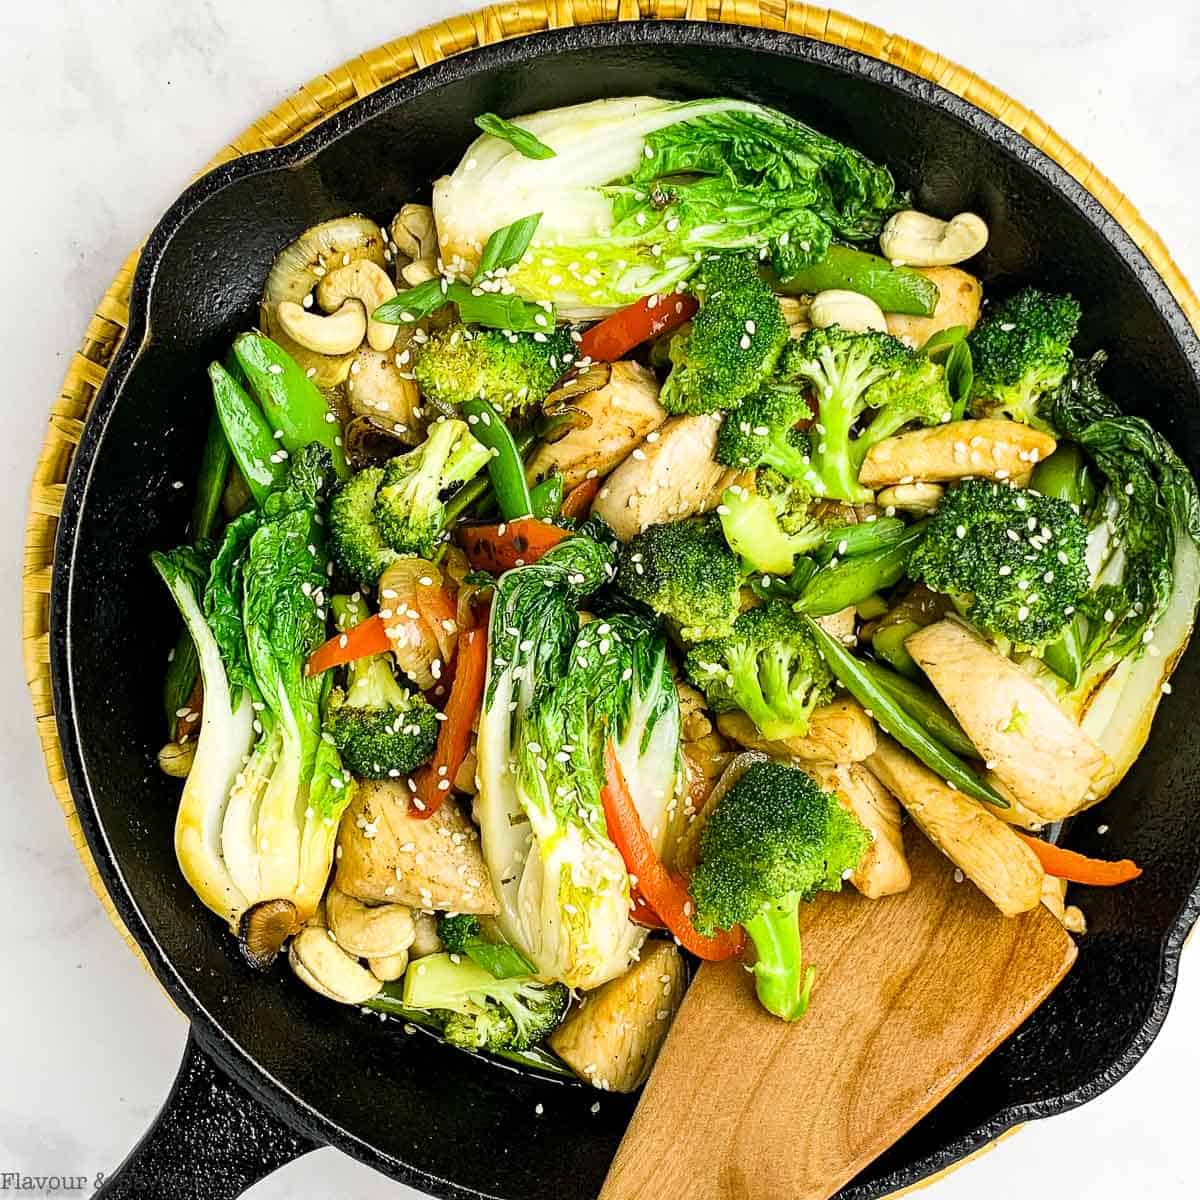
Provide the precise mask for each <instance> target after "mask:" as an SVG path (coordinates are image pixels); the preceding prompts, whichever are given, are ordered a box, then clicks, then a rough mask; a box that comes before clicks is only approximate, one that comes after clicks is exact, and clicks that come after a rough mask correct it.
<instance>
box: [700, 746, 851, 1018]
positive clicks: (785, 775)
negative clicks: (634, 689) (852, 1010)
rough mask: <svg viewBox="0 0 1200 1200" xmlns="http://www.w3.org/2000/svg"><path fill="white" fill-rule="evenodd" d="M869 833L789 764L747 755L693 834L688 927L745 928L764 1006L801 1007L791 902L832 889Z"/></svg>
mask: <svg viewBox="0 0 1200 1200" xmlns="http://www.w3.org/2000/svg"><path fill="white" fill-rule="evenodd" d="M870 841H871V837H870V834H869V833H867V831H866V830H865V829H864V828H863V827H862V826H861V825H860V824H859V823H858V821H856V820H855V819H854V817H853V816H851V815H850V813H848V812H847V811H846V810H845V809H843V808H842V806H841V805H840V804H839V803H838V801H837V798H836V797H835V796H832V795H830V794H829V793H828V792H825V791H822V790H821V788H820V787H818V786H817V784H816V783H815V782H814V781H813V780H812V779H811V778H809V776H808V775H806V774H805V773H804V772H803V771H801V770H800V769H799V768H797V767H790V766H786V765H784V764H783V763H780V762H771V761H763V762H756V763H754V764H753V765H752V766H751V767H750V769H749V770H748V771H746V773H745V774H744V775H743V776H742V777H741V779H739V780H738V782H737V783H736V784H734V786H733V787H732V788H730V790H729V791H728V792H726V794H725V795H724V796H723V797H722V798H721V800H720V801H719V802H718V803H717V806H716V808H715V809H714V810H713V812H712V815H711V816H710V817H709V818H708V821H707V822H706V824H705V826H704V829H703V831H702V832H701V834H700V863H699V865H698V866H697V867H696V870H695V872H694V873H693V875H692V879H691V892H692V899H693V900H694V902H695V905H696V916H695V922H696V928H697V929H698V930H699V931H700V932H701V933H705V934H709V935H711V934H712V933H714V932H715V931H716V930H717V929H732V928H733V926H734V925H743V926H745V929H746V933H747V934H748V935H749V936H750V940H751V941H752V942H753V943H754V948H755V950H756V951H757V956H758V961H757V962H756V963H755V966H754V977H755V984H756V987H757V991H758V998H759V1000H760V1001H761V1003H762V1005H763V1007H764V1008H766V1009H767V1011H768V1012H772V1013H774V1014H775V1015H776V1016H777V1017H782V1018H783V1019H784V1020H785V1021H795V1020H797V1019H798V1018H799V1017H802V1016H803V1015H804V1011H805V1009H806V1008H807V1006H808V996H809V992H810V991H811V989H812V981H813V968H812V967H809V968H808V969H807V970H805V969H804V966H803V963H802V960H801V947H800V925H799V918H798V910H799V907H800V904H801V902H802V901H806V900H810V899H811V898H812V897H813V896H815V895H816V893H817V892H821V891H829V892H836V891H839V890H840V889H841V886H842V878H843V876H844V875H845V874H846V873H847V872H850V871H853V870H854V869H855V868H856V867H857V866H858V864H859V862H860V861H861V859H862V856H863V854H864V853H865V852H866V850H867V847H868V846H869V845H870Z"/></svg>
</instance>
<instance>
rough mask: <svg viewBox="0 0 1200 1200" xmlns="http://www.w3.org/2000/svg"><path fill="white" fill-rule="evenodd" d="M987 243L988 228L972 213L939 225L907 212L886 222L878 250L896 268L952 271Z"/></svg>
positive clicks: (929, 217) (914, 212)
mask: <svg viewBox="0 0 1200 1200" xmlns="http://www.w3.org/2000/svg"><path fill="white" fill-rule="evenodd" d="M987 240H988V227H987V224H986V223H985V222H984V220H983V219H982V218H981V217H977V216H976V215H975V214H974V213H969V212H965V213H959V214H958V216H957V217H953V218H952V219H951V220H949V221H941V220H939V219H938V218H937V217H931V216H929V214H928V213H923V212H917V211H916V210H915V209H912V208H909V209H905V210H904V211H903V212H898V213H893V214H892V216H890V217H889V218H888V220H887V224H885V225H884V227H883V232H882V233H880V235H879V248H880V250H882V251H883V255H884V257H885V258H889V259H891V261H892V262H893V263H894V264H897V265H900V264H903V265H904V266H909V267H952V266H953V265H954V264H955V263H960V262H966V260H967V259H968V258H972V257H974V256H975V255H976V254H978V253H979V252H980V250H982V249H983V248H984V246H986V245H987Z"/></svg>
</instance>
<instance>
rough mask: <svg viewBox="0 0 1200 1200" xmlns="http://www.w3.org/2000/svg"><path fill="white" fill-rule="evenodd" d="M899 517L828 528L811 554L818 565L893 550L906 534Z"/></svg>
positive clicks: (905, 528) (881, 518)
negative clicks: (888, 548) (886, 549)
mask: <svg viewBox="0 0 1200 1200" xmlns="http://www.w3.org/2000/svg"><path fill="white" fill-rule="evenodd" d="M908 528H909V527H908V526H907V525H906V524H905V523H904V522H903V521H902V520H900V518H899V517H878V518H876V519H875V520H874V521H859V522H856V523H855V524H853V525H829V526H827V527H826V529H825V531H824V535H823V539H822V541H821V544H820V545H819V546H818V547H817V548H816V549H815V550H813V552H812V557H813V558H815V559H816V560H817V562H818V563H821V564H824V563H827V562H829V560H830V559H832V558H855V557H856V556H857V555H859V554H869V553H870V552H871V551H872V550H882V549H883V548H884V547H885V546H894V545H895V544H896V543H897V542H898V541H900V540H901V539H902V538H903V537H904V534H905V533H906V532H907V530H908Z"/></svg>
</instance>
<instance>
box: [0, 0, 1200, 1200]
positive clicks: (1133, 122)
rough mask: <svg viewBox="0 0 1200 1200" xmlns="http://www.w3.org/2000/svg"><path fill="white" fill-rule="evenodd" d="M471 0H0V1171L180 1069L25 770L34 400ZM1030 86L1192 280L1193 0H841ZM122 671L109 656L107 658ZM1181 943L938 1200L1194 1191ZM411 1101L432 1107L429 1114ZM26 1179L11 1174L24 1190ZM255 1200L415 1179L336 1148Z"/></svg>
mask: <svg viewBox="0 0 1200 1200" xmlns="http://www.w3.org/2000/svg"><path fill="white" fill-rule="evenodd" d="M469 6H470V0H355V2H354V3H340V4H339V3H334V2H332V0H325V2H322V3H309V2H308V0H207V2H206V3H199V2H197V0H185V2H183V3H178V4H164V3H162V2H161V0H122V2H120V3H95V2H91V3H88V2H84V0H79V2H75V0H40V2H38V3H17V2H15V0H10V2H9V3H4V4H0V78H2V79H3V80H4V82H5V97H4V115H3V118H2V119H0V179H2V180H3V182H2V183H0V228H3V230H4V233H5V243H6V247H7V250H6V259H7V261H8V263H9V270H10V274H9V276H8V280H7V283H6V286H4V287H0V339H2V341H0V345H2V346H3V350H4V362H6V363H7V367H6V368H5V371H4V375H5V379H4V385H3V388H2V389H0V405H2V406H3V408H2V411H3V415H4V425H3V435H2V436H0V489H2V492H0V496H2V500H3V510H4V511H6V512H7V513H8V517H7V519H6V520H5V521H4V523H3V530H2V533H0V537H2V539H3V540H2V542H0V576H2V577H3V581H4V582H3V583H2V585H0V627H2V628H4V629H6V630H7V631H8V635H7V636H6V637H5V638H3V639H0V678H2V679H3V680H5V681H6V683H5V686H4V687H3V688H0V704H2V705H3V708H2V709H0V798H2V799H0V803H2V805H3V812H4V820H3V823H2V825H0V912H7V913H8V914H9V915H8V918H7V919H6V923H5V925H4V932H3V934H2V935H0V936H2V938H3V946H4V950H3V954H2V956H0V962H2V963H3V972H2V978H0V1078H2V1079H3V1086H2V1087H0V1171H14V1170H15V1171H25V1172H29V1173H43V1174H45V1173H51V1172H59V1173H62V1174H87V1175H88V1176H89V1177H91V1176H94V1175H95V1173H96V1172H98V1171H101V1170H107V1169H111V1168H112V1167H113V1166H114V1165H115V1164H116V1163H117V1162H118V1161H119V1160H120V1158H121V1157H122V1156H123V1155H124V1153H125V1151H126V1150H127V1149H128V1148H129V1147H130V1146H131V1145H132V1144H133V1142H134V1141H135V1140H136V1139H137V1138H138V1136H139V1135H140V1134H141V1132H142V1131H143V1130H144V1129H145V1127H146V1125H147V1124H148V1122H149V1121H150V1120H151V1118H152V1117H153V1115H154V1113H155V1111H156V1109H157V1106H158V1104H159V1102H160V1101H161V1099H162V1097H163V1096H164V1095H165V1093H166V1091H167V1088H168V1085H169V1084H170V1081H171V1079H172V1078H173V1076H174V1072H175V1069H176V1065H177V1062H178V1059H179V1053H180V1049H181V1047H182V1045H183V1040H184V1034H185V1027H184V1022H183V1019H182V1018H181V1017H180V1016H179V1015H178V1014H177V1013H176V1012H175V1011H174V1010H173V1009H172V1007H171V1006H170V1005H169V1004H168V1002H167V1001H166V1000H165V999H164V996H163V994H162V993H161V992H160V990H159V988H158V985H157V984H156V983H155V982H154V981H153V980H152V979H151V978H150V977H149V976H148V975H147V974H146V973H145V972H144V971H143V970H142V968H141V967H140V966H139V965H138V964H137V963H136V962H135V961H134V959H133V958H132V956H131V955H130V954H129V952H128V951H127V950H126V948H125V947H124V945H123V944H122V942H121V940H120V939H119V937H118V936H117V934H116V933H115V932H114V931H113V929H112V928H111V927H110V926H109V924H108V921H107V919H106V918H105V917H104V916H103V914H102V913H101V910H100V908H99V907H98V905H97V903H96V901H95V899H94V898H93V896H92V894H91V892H90V891H89V889H88V886H87V884H86V881H85V879H84V873H83V869H82V867H81V866H80V864H79V862H78V861H77V859H76V857H75V853H74V851H73V849H72V847H71V845H70V843H69V841H68V839H67V836H66V833H65V831H64V829H63V825H62V821H61V818H60V814H59V810H58V807H57V805H56V803H55V801H54V798H53V796H52V795H51V793H50V789H49V787H48V785H47V783H46V780H45V776H44V773H43V766H42V758H41V754H40V751H39V748H38V743H37V740H36V738H35V736H34V731H33V722H32V719H31V717H30V711H29V706H28V702H27V695H26V691H25V688H24V685H23V684H22V682H21V677H22V666H21V659H20V648H19V645H18V629H19V605H20V597H19V578H20V563H21V559H20V546H21V534H22V528H23V524H24V513H25V506H26V494H27V490H28V480H29V476H30V472H31V470H32V466H33V462H34V458H35V456H36V454H37V451H38V447H39V445H40V444H41V441H42V437H43V429H44V425H45V413H46V410H47V408H48V406H49V404H50V402H51V400H52V398H53V397H54V395H55V394H56V391H57V389H58V386H59V383H60V381H61V379H62V376H63V372H64V370H65V367H66V364H67V361H68V358H69V356H70V354H71V353H72V351H73V350H74V349H75V347H76V346H77V344H78V342H79V337H80V334H81V333H82V331H83V328H84V325H85V323H86V321H87V319H88V316H89V315H90V313H91V312H92V311H93V307H94V304H95V302H96V301H97V299H98V298H99V297H100V295H101V294H102V293H103V292H104V290H105V288H106V286H107V284H108V283H109V281H110V280H111V279H112V277H113V275H114V274H115V272H116V270H117V268H118V266H119V265H120V263H121V261H122V260H123V259H124V257H125V255H126V253H127V252H128V251H129V250H130V249H131V248H132V247H133V246H134V245H135V244H136V243H137V242H138V241H140V240H141V238H142V237H143V236H144V235H145V233H146V232H147V231H148V230H149V229H150V228H151V226H152V225H153V224H154V222H155V221H156V220H157V218H158V216H159V215H160V213H161V212H162V211H163V210H164V209H165V208H166V207H167V205H168V204H169V203H170V202H171V200H173V199H174V197H175V196H176V194H177V193H178V192H179V191H180V190H181V189H182V188H183V187H184V186H185V185H186V183H187V182H188V180H189V178H190V176H191V175H192V174H193V173H194V172H195V171H196V170H197V169H198V168H199V167H200V166H201V165H202V164H203V163H204V162H205V161H206V160H207V159H208V158H209V157H210V155H211V154H212V153H213V152H215V151H216V150H218V149H219V148H220V147H221V146H223V145H224V144H225V143H226V142H228V141H229V140H230V139H231V138H232V137H234V136H235V135H236V134H237V133H239V132H240V131H241V130H242V129H243V128H244V127H245V126H246V125H248V124H249V122H250V121H251V120H252V119H254V118H255V117H257V116H258V115H259V114H261V113H263V112H265V111H267V110H268V109H270V108H271V107H273V106H274V105H275V104H277V103H278V102H279V101H280V100H281V99H282V98H283V97H284V96H286V95H287V94H288V93H289V92H291V91H293V90H294V89H295V88H296V87H298V86H299V85H300V84H302V83H303V82H304V81H306V80H307V79H309V78H311V77H312V76H314V75H316V74H317V73H318V72H320V71H321V70H323V69H326V68H328V67H331V66H334V65H335V64H337V63H340V62H342V61H343V60H345V59H346V58H349V57H350V56H352V55H353V54H355V53H358V52H360V51H362V50H364V49H367V48H369V47H372V46H375V45H377V44H379V43H381V42H383V41H385V40H388V39H390V38H392V37H395V36H397V35H399V34H402V33H407V32H411V31H413V30H416V29H418V28H420V27H421V26H422V25H425V24H427V23H429V22H431V21H434V20H436V19H438V18H441V17H444V16H448V15H450V14H451V13H454V12H459V11H464V10H466V9H467V8H468V7H469ZM847 7H849V8H851V9H852V10H853V11H854V13H855V15H858V16H861V17H863V18H865V19H866V20H870V21H874V22H876V23H879V24H884V25H888V26H892V27H895V28H897V29H898V30H899V32H901V33H903V34H905V35H906V36H908V37H911V38H913V39H915V40H917V41H919V42H922V43H924V44H926V45H931V46H934V47H936V48H937V49H938V50H940V51H941V52H942V53H944V54H946V55H948V56H949V57H950V58H952V59H955V60H957V61H959V62H961V63H963V64H965V65H966V66H968V67H970V68H972V69H974V70H976V71H978V72H979V73H980V74H981V75H983V76H984V77H985V78H987V79H989V80H991V81H992V82H993V83H995V84H997V85H998V86H999V87H1001V88H1003V89H1004V90H1006V91H1007V92H1009V93H1010V94H1011V95H1013V96H1015V97H1016V98H1018V99H1019V100H1021V101H1024V102H1025V103H1027V104H1029V105H1030V106H1031V107H1032V108H1033V109H1034V110H1036V111H1037V112H1038V113H1040V114H1041V115H1042V116H1043V117H1045V118H1046V119H1047V120H1049V122H1050V123H1051V124H1052V125H1053V126H1055V127H1056V128H1057V129H1058V130H1059V132H1061V133H1062V134H1063V135H1065V136H1066V138H1067V139H1068V140H1069V141H1071V142H1072V143H1073V144H1074V145H1075V146H1076V147H1078V148H1079V149H1080V150H1081V151H1082V152H1083V153H1084V154H1085V155H1087V156H1088V157H1089V158H1091V159H1093V160H1094V161H1096V162H1097V163H1098V164H1099V165H1100V166H1101V168H1102V169H1103V170H1104V171H1105V172H1106V173H1107V174H1108V175H1109V176H1110V177H1111V178H1112V179H1114V180H1115V181H1116V182H1117V184H1118V186H1120V187H1121V188H1123V189H1124V190H1125V191H1126V192H1127V193H1128V194H1129V195H1130V196H1131V197H1132V198H1133V200H1134V202H1135V203H1136V204H1137V205H1138V206H1139V207H1140V209H1141V211H1142V213H1143V214H1144V215H1145V216H1146V218H1147V219H1148V220H1149V221H1150V223H1151V224H1152V225H1154V226H1155V227H1157V228H1158V229H1159V231H1160V232H1161V233H1162V234H1163V235H1164V236H1165V238H1166V240H1167V243H1168V244H1169V245H1170V247H1171V249H1172V251H1173V253H1174V255H1175V257H1176V259H1177V261H1178V262H1179V263H1180V265H1181V266H1182V267H1183V269H1184V271H1185V273H1187V274H1189V275H1190V277H1191V278H1192V279H1193V280H1196V281H1197V282H1200V226H1198V225H1197V221H1196V197H1197V194H1200V165H1198V164H1200V156H1198V154H1197V147H1198V146H1200V103H1198V101H1200V94H1198V92H1200V67H1198V66H1197V63H1200V9H1198V8H1197V7H1196V6H1195V5H1194V4H1193V3H1192V2H1191V0H1170V2H1169V3H1168V2H1166V0H1151V2H1150V3H1142V4H1129V3H1128V2H1127V0H1120V2H1119V3H1118V2H1117V0H1092V3H1090V4H1087V5H1083V4H1079V5H1076V4H1061V3H1053V2H1052V0H1001V2H999V3H995V4H989V5H984V4H964V3H962V2H961V0H958V2H954V3H951V2H943V0H909V2H908V3H907V4H904V5H902V6H901V5H897V4H894V3H887V2H886V0H847ZM117 666H118V667H119V664H117ZM1198 1074H1200V951H1197V950H1195V949H1193V950H1192V951H1191V952H1190V953H1189V954H1187V955H1185V960H1184V963H1183V972H1182V982H1181V986H1180V989H1179V993H1178V995H1177V997H1176V1001H1175V1008H1174V1011H1173V1012H1172V1014H1171V1018H1170V1020H1169V1021H1168V1022H1167V1026H1166V1029H1165V1031H1164V1033H1163V1034H1162V1036H1161V1037H1160V1039H1159V1040H1158V1042H1157V1043H1156V1044H1155V1046H1154V1047H1153V1048H1152V1049H1151V1050H1150V1052H1149V1054H1148V1055H1147V1056H1146V1058H1145V1060H1144V1061H1143V1062H1142V1063H1141V1065H1139V1066H1138V1067H1137V1068H1136V1069H1135V1070H1134V1071H1133V1073H1132V1074H1131V1075H1130V1076H1129V1078H1127V1079H1126V1080H1125V1081H1124V1082H1123V1083H1121V1084H1120V1085H1119V1086H1118V1087H1117V1088H1116V1089H1115V1090H1114V1091H1112V1092H1109V1093H1108V1094H1107V1095H1105V1096H1103V1097H1101V1098H1100V1099H1099V1100H1097V1101H1095V1102H1094V1103H1092V1104H1091V1105H1089V1106H1087V1107H1086V1108H1084V1109H1081V1110H1079V1111H1076V1112H1074V1113H1070V1114H1067V1115H1064V1116H1061V1117H1058V1118H1056V1119H1054V1120H1053V1121H1050V1122H1046V1123H1042V1124H1039V1125H1036V1126H1034V1127H1032V1128H1029V1129H1027V1130H1025V1131H1024V1132H1023V1133H1021V1134H1020V1135H1019V1136H1017V1137H1015V1138H1011V1139H1009V1140H1008V1141H1006V1142H1004V1143H1003V1144H1002V1145H1001V1146H1000V1147H999V1148H998V1149H996V1150H995V1151H994V1152H992V1153H991V1154H989V1155H986V1156H985V1157H984V1158H983V1159H981V1160H980V1161H978V1162H976V1163H973V1164H971V1165H969V1166H967V1167H966V1168H964V1169H963V1170H962V1171H961V1172H959V1173H958V1174H956V1175H953V1176H952V1177H950V1178H949V1179H947V1180H946V1181H944V1182H941V1183H939V1184H938V1185H937V1188H936V1189H935V1191H934V1192H933V1193H931V1194H933V1195H936V1196H937V1197H939V1198H941V1200H966V1198H967V1197H970V1200H1002V1198H1003V1200H1008V1197H1010V1196H1012V1195H1023V1196H1030V1197H1050V1196H1055V1195H1065V1196H1074V1195H1077V1194H1081V1193H1086V1194H1087V1195H1088V1196H1089V1197H1090V1200H1127V1198H1128V1197H1129V1196H1130V1195H1134V1194H1141V1195H1150V1196H1158V1197H1164V1198H1168V1200H1174V1198H1176V1197H1178V1198H1182V1197H1185V1196H1194V1195H1196V1190H1195V1188H1196V1183H1195V1173H1194V1168H1193V1167H1192V1165H1191V1164H1192V1144H1193V1139H1194V1137H1195V1124H1196V1117H1195V1105H1194V1097H1195V1086H1196V1085H1195V1080H1196V1078H1197V1075H1198ZM431 1119H433V1117H432V1114H431ZM24 1194H29V1193H24ZM251 1195H252V1196H253V1197H254V1200H269V1198H282V1197H305V1198H307V1197H337V1200H366V1198H368V1197H370V1198H371V1200H386V1198H397V1200H400V1198H404V1197H408V1198H412V1197H414V1196H415V1195H416V1194H415V1193H413V1192H411V1191H410V1190H408V1189H406V1188H403V1187H400V1186H399V1185H397V1184H394V1183H391V1182H390V1181H387V1180H385V1179H383V1178H382V1177H380V1176H378V1175H376V1174H374V1173H373V1172H371V1171H369V1170H368V1169H367V1168H365V1167H362V1166H360V1165H358V1164H357V1163H354V1162H352V1161H350V1160H349V1159H347V1158H344V1157H342V1156H341V1155H340V1154H338V1153H336V1152H335V1151H332V1150H325V1151H321V1152H319V1153H317V1154H314V1155H312V1156H310V1157H309V1158H307V1159H305V1160H303V1161H302V1162H301V1163H298V1164H294V1165H293V1166H292V1167H290V1168H288V1169H285V1170H284V1171H282V1172H280V1173H279V1174H278V1175H276V1176H275V1177H273V1178H271V1179H269V1180H267V1181H265V1182H263V1183H262V1184H260V1185H259V1186H258V1187H256V1188H255V1189H254V1190H253V1191H252V1193H251Z"/></svg>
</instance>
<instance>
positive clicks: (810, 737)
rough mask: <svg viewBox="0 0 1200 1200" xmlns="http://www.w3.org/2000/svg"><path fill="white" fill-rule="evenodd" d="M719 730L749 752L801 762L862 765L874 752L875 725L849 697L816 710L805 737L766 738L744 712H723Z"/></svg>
mask: <svg viewBox="0 0 1200 1200" xmlns="http://www.w3.org/2000/svg"><path fill="white" fill-rule="evenodd" d="M717 728H718V729H719V730H720V731H721V732H722V733H723V734H724V735H725V736H726V737H728V738H732V739H733V740H734V741H735V742H737V743H738V744H739V745H741V746H745V747H746V749H747V750H758V751H761V752H762V753H763V754H769V755H770V756H771V757H772V758H794V759H797V760H798V761H800V762H828V763H846V762H861V761H862V760H863V759H864V758H866V757H867V755H868V754H870V753H871V752H872V751H873V750H874V749H875V723H874V721H872V720H871V718H870V717H868V716H867V714H866V710H865V709H864V708H863V706H862V705H861V704H859V703H858V701H857V700H851V699H850V698H849V697H841V698H840V699H837V700H834V701H832V702H830V703H829V704H823V705H821V707H820V708H816V709H813V714H812V716H811V717H810V718H809V721H808V733H807V734H805V736H804V737H790V738H780V739H778V740H775V741H773V740H771V739H770V738H765V737H763V735H762V734H761V733H759V731H758V726H757V725H755V724H754V722H753V721H752V720H750V718H749V717H748V716H746V714H745V713H744V712H727V713H722V714H721V715H720V716H719V717H718V718H717Z"/></svg>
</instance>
